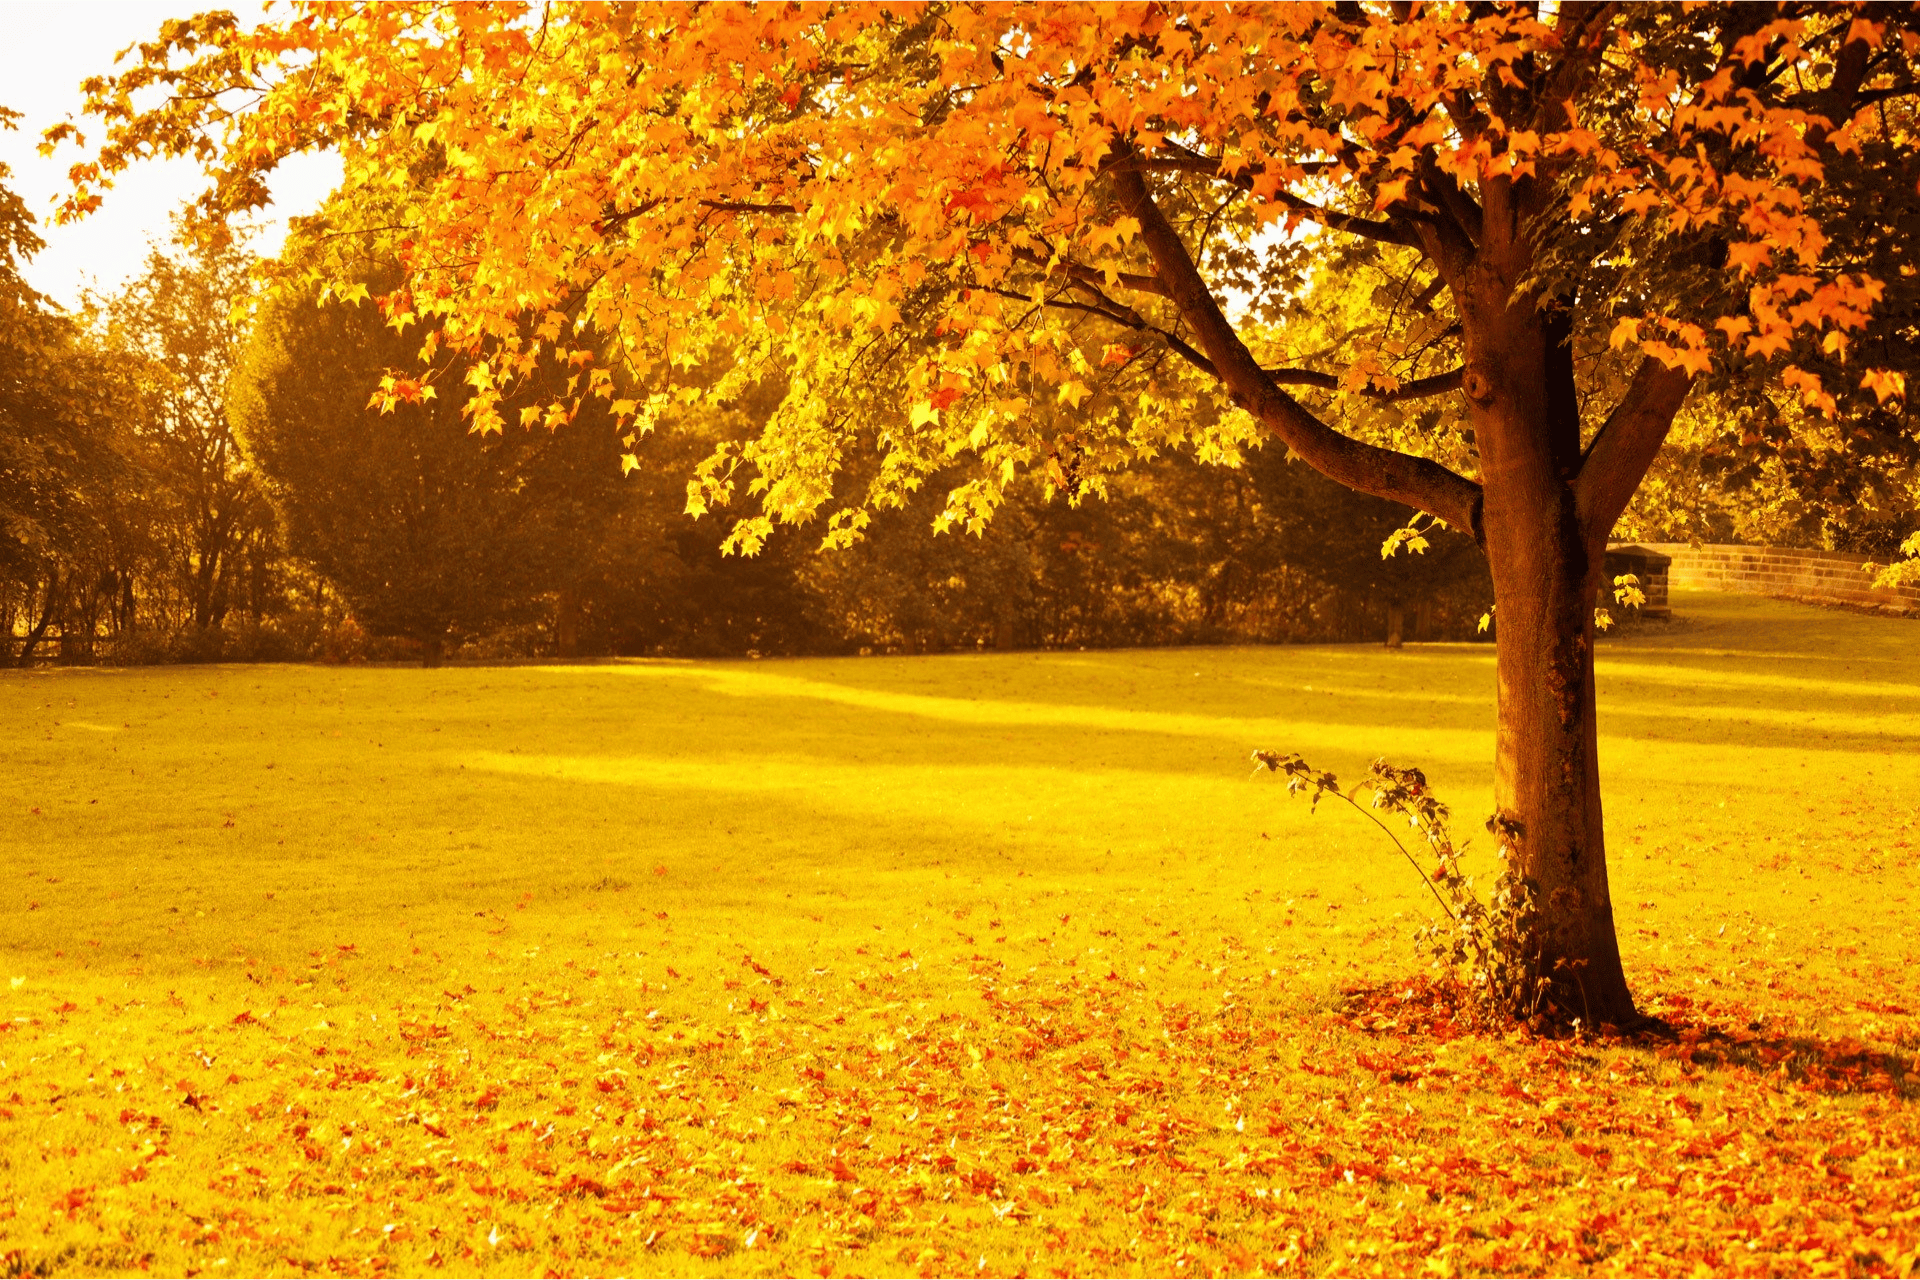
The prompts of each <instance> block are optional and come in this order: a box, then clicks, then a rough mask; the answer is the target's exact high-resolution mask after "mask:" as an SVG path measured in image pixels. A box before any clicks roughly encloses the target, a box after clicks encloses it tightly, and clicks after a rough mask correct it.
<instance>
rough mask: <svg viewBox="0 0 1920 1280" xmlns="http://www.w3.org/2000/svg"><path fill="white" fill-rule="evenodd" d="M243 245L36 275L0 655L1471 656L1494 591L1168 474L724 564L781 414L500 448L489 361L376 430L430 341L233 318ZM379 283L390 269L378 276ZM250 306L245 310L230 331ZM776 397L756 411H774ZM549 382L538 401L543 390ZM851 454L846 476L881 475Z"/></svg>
mask: <svg viewBox="0 0 1920 1280" xmlns="http://www.w3.org/2000/svg"><path fill="white" fill-rule="evenodd" d="M247 266H248V260H247V259H246V258H245V257H244V256H242V255H240V254H238V253H234V252H228V253H224V254H203V255H201V256H199V257H197V258H186V257H174V256H169V255H167V254H164V253H158V252H156V254H155V255H154V256H153V258H152V260H151V261H150V263H149V266H148V271H147V274H146V275H145V277H143V278H142V279H141V280H139V281H137V282H135V283H134V284H133V285H131V286H129V287H128V289H127V290H126V291H125V292H124V293H123V294H121V295H119V296H118V297H115V298H112V299H108V300H105V301H102V302H100V303H98V304H97V306H96V308H95V310H94V311H93V312H92V314H91V315H89V316H87V317H83V318H81V319H74V318H71V317H66V316H60V315H57V314H55V313H53V312H51V311H50V310H49V309H48V308H47V307H46V306H45V304H44V303H43V302H42V301H41V300H40V299H38V298H36V297H35V296H34V295H32V293H31V291H30V290H27V289H26V288H25V287H24V286H23V285H20V284H19V282H18V279H17V277H14V278H12V283H11V285H10V289H11V292H10V293H7V294H6V296H5V298H4V302H5V305H6V307H7V312H6V314H5V316H4V317H0V320H4V323H5V324H7V325H8V326H10V340H9V341H7V342H5V343H0V359H4V360H5V361H6V365H7V367H6V368H5V369H3V370H0V376H4V378H5V379H6V389H5V394H4V395H0V533H3V534H4V537H3V538H0V641H4V644H5V649H4V653H0V659H4V661H6V662H8V663H12V664H29V663H35V662H109V663H153V662H191V661H256V660H258V661H278V660H307V659H319V660H327V661H355V660H397V659H417V660H424V661H428V662H433V661H439V660H442V659H443V658H449V657H451V658H475V659H503V658H515V657H555V656H594V655H646V654H676V655H725V654H746V653H750V652H757V653H762V654H798V653H853V652H868V651H871V652H887V653H896V652H898V653H925V652H936V651H943V650H953V649H974V648H981V647H999V648H1015V647H1017V648H1028V647H1078V646H1086V647H1100V646H1117V645H1162V644H1206V643H1217V642H1287V641H1328V640H1361V639H1372V640H1382V639H1386V638H1387V637H1388V635H1389V634H1390V633H1404V635H1405V636H1406V637H1407V638H1409V639H1417V638H1423V637H1424V638H1443V637H1444V638H1468V637H1471V636H1473V635H1474V634H1475V623H1476V620H1477V619H1478V618H1479V617H1480V616H1481V614H1483V613H1484V612H1485V611H1486V609H1487V606H1488V605H1489V603H1490V602H1491V598H1492V592H1491V587H1490V585H1489V582H1488V578H1487V573H1486V567H1485V562H1484V560H1483V559H1482V557H1481V556H1480V553H1479V552H1478V550H1477V549H1476V548H1475V547H1474V546H1473V544H1472V542H1471V540H1470V539H1468V538H1466V537H1464V536H1461V535H1458V534H1450V533H1446V532H1435V533H1432V534H1430V535H1429V538H1428V541H1429V545H1428V547H1427V549H1426V550H1425V551H1424V553H1419V554H1416V553H1414V552H1411V551H1402V552H1401V553H1400V554H1398V555H1396V556H1394V557H1392V558H1391V559H1387V558H1383V557H1382V555H1381V551H1380V549H1381V545H1382V543H1383V542H1384V541H1385V540H1386V539H1387V537H1388V536H1389V535H1390V534H1391V533H1392V532H1393V531H1394V530H1395V529H1397V528H1399V527H1400V526H1402V525H1403V524H1405V523H1406V521H1407V519H1408V518H1409V516H1410V515H1411V514H1412V513H1411V512H1409V511H1408V510H1406V509H1405V508H1402V507H1398V506H1395V505H1394V504H1391V503H1386V502H1381V501H1378V500H1376V499H1371V498H1366V497H1361V496H1358V495H1355V494H1353V493H1351V492H1349V491H1347V490H1345V489H1343V488H1341V487H1339V486H1337V485H1334V484H1332V483H1330V482H1328V481H1326V480H1323V479H1322V478H1320V477H1319V476H1318V475H1317V474H1316V473H1314V472H1313V471H1311V470H1310V469H1308V468H1307V467H1306V466H1304V465H1301V464H1290V463H1289V462H1288V461H1287V460H1286V459H1285V456H1284V450H1283V449H1282V448H1280V447H1279V446H1274V447H1272V448H1269V449H1266V450H1256V451H1254V452H1252V453H1251V454H1250V455H1249V456H1248V458H1247V459H1246V461H1245V465H1244V466H1241V467H1239V468H1222V467H1218V466H1203V465H1201V464H1199V463H1196V462H1194V461H1192V460H1191V459H1188V458H1185V457H1180V456H1167V457H1163V458H1161V459H1158V460H1157V461H1154V462H1152V463H1149V464H1146V465H1144V466H1142V467H1140V468H1139V469H1138V470H1136V471H1135V472H1133V473H1131V474H1127V475H1123V476H1117V477H1114V478H1112V479H1111V480H1110V481H1109V487H1108V491H1107V492H1106V494H1105V495H1104V496H1084V497H1083V498H1082V500H1080V501H1078V502H1074V501H1070V500H1069V498H1070V496H1071V495H1070V493H1069V492H1068V491H1067V490H1066V489H1062V488H1056V487H1052V485H1051V484H1050V482H1049V481H1047V480H1046V479H1045V478H1043V477H1039V476H1035V477H1029V478H1027V479H1025V480H1023V481H1022V482H1021V483H1022V484H1023V485H1025V487H1021V488H1016V489H1014V490H1013V491H1012V492H1011V493H1010V494H1009V496H1008V498H1007V500H1006V501H1005V503H1004V504H1003V505H1002V507H1001V508H1000V510H999V511H998V513H997V514H996V515H995V517H994V519H993V520H992V521H991V522H990V523H989V524H988V525H987V526H986V528H985V529H984V531H983V532H982V533H980V534H968V533H964V532H958V531H956V532H949V533H944V534H935V533H934V532H933V520H934V517H935V515H936V514H937V513H938V512H939V510H940V508H941V505H942V503H943V502H944V499H945V495H946V492H947V491H948V489H950V488H952V487H953V486H954V485H957V484H959V483H960V482H961V481H963V480H965V479H967V478H968V476H967V475H966V474H965V473H964V472H963V471H960V470H956V471H955V472H954V473H953V474H951V475H945V476H942V475H935V476H933V477H930V478H929V480H928V482H927V483H926V484H925V485H923V486H922V488H921V489H920V491H919V493H918V495H917V497H918V499H919V500H918V501H916V502H913V503H910V504H909V505H907V506H906V507H904V508H898V509H891V510H885V511H881V512H879V513H877V514H876V515H875V516H874V518H873V524H872V526H871V527H870V528H869V529H868V530H867V532H866V536H865V538H864V540H863V541H861V542H860V543H858V544H857V545H855V546H853V547H852V548H850V549H847V550H842V551H821V550H819V549H818V548H819V544H820V537H821V527H820V525H819V524H818V523H815V524H804V525H799V526H794V527H786V528H781V529H779V530H777V531H776V533H775V535H774V536H773V538H772V539H771V540H770V541H769V543H768V544H767V546H766V548H765V549H764V550H763V551H762V552H761V553H760V554H759V555H757V556H753V557H743V556H723V555H722V554H721V553H720V549H719V547H720V543H721V541H722V539H723V537H724V536H725V534H726V532H727V528H728V525H727V520H726V515H725V513H724V512H722V513H720V514H718V515H715V516H709V517H707V518H705V519H702V520H698V521H696V520H694V519H692V518H690V517H688V516H687V515H686V514H685V507H686V495H687V489H686V485H687V479H688V477H689V475H690V474H692V472H693V470H694V467H695V465H696V464H697V463H698V462H699V461H700V459H701V458H703V457H705V456H707V455H708V454H709V453H711V452H712V450H713V449H714V447H715V445H716V444H719V443H721V442H723V441H726V440H730V439H733V440H738V439H745V438H748V437H750V436H751V435H752V434H753V431H754V429H755V428H756V427H757V425H758V424H757V421H756V418H755V415H756V414H757V413H760V412H763V411H764V408H765V405H764V404H756V402H755V401H754V398H753V394H749V395H748V396H747V397H746V398H745V400H743V402H742V403H739V404H736V405H734V406H732V407H730V408H727V409H721V410H711V409H709V410H702V411H700V412H698V413H692V414H689V415H686V416H683V417H681V418H678V419H673V420H669V421H666V422H663V424H662V425H661V427H660V429H659V430H657V431H655V432H653V433H651V434H649V435H647V436H645V437H644V438H642V439H640V440H639V441H637V442H636V443H635V444H634V445H633V446H632V450H633V451H634V452H635V453H636V454H637V457H638V460H639V463H640V466H639V468H638V469H637V470H635V471H634V472H633V473H632V474H630V475H626V476H623V474H622V467H621V455H622V453H623V452H626V451H627V446H625V445H623V444H622V442H621V440H620V432H619V431H618V430H616V428H615V426H614V423H613V422H612V421H611V419H610V418H609V417H608V416H607V411H606V409H605V407H604V405H603V404H602V403H601V402H599V401H596V400H594V399H592V398H587V399H586V400H584V401H583V402H582V408H581V409H580V411H579V413H578V414H577V415H576V417H575V419H574V420H573V421H572V422H570V423H567V424H565V425H561V426H558V427H557V428H554V429H549V428H548V427H547V426H545V425H543V424H536V425H533V426H531V427H530V428H518V427H510V428H509V429H508V430H507V431H506V432H505V433H504V434H501V435H494V436H491V437H485V438H482V437H478V436H475V435H474V434H472V433H471V432H470V431H469V430H468V423H467V422H466V420H465V419H464V418H463V417H462V416H461V414H460V412H459V401H460V399H461V396H460V389H461V387H462V385H463V379H464V377H465V374H466V372H467V370H466V367H465V366H464V365H462V364H461V363H460V362H459V361H457V360H455V361H453V362H451V363H448V364H444V365H443V369H442V374H441V377H440V380H439V382H438V383H437V384H436V394H435V395H434V396H432V397H431V398H427V399H423V400H420V401H418V402H414V403H400V404H398V405H396V406H391V407H390V411H388V412H384V413H383V412H376V411H374V410H373V409H370V408H369V406H368V393H369V391H370V390H371V389H373V388H375V387H378V386H379V385H380V381H381V378H382V376H383V374H385V373H386V372H387V371H388V370H392V369H395V368H403V367H407V366H408V365H409V364H410V363H412V362H413V361H414V360H415V356H416V353H417V351H418V350H419V346H420V337H419V334H418V333H417V332H415V333H412V334H401V333H396V332H395V331H394V330H393V329H392V328H391V327H389V326H388V325H387V324H386V323H385V322H384V318H383V317H382V316H381V314H380V312H379V311H378V309H377V308H376V307H374V306H373V305H371V304H370V303H362V304H360V305H358V306H354V305H350V304H335V305H329V306H326V307H315V306H314V305H312V303H311V301H308V300H301V301H299V302H293V301H288V300H285V299H281V300H277V301H276V300H267V301H264V302H261V303H259V304H258V305H256V306H254V307H253V308H252V310H251V312H250V314H249V313H248V312H247V310H246V309H245V308H243V309H242V310H241V311H238V312H236V311H235V310H234V309H233V307H232V305H231V303H232V300H233V299H234V298H236V297H245V296H246V295H247V292H248V288H249V286H248V284H247V278H246V273H247ZM377 274H378V272H377V268H370V275H371V276H377ZM243 315H244V316H245V319H246V322H245V323H242V320H241V319H239V318H236V317H240V316H243ZM777 390H778V389H777V387H775V388H773V389H772V390H768V388H765V387H763V388H762V389H761V391H762V392H764V393H765V394H774V393H776V392H777ZM555 391H556V388H554V387H551V386H545V385H541V384H539V383H537V382H536V383H532V384H529V385H528V386H526V387H525V388H523V389H522V394H523V398H524V402H525V403H527V404H535V403H541V402H543V401H545V402H550V401H551V400H552V398H553V395H554V393H555ZM864 479H865V478H863V477H862V476H861V475H860V473H859V468H858V466H857V465H855V466H852V467H851V468H850V469H849V470H848V473H847V475H846V476H845V477H844V478H843V482H844V483H845V484H847V485H848V486H850V487H852V486H857V485H859V484H861V483H863V482H864Z"/></svg>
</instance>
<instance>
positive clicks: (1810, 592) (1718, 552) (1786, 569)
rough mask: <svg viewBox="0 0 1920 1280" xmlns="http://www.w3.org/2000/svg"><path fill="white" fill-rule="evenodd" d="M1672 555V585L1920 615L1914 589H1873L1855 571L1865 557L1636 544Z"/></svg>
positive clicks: (1918, 590) (1869, 578)
mask: <svg viewBox="0 0 1920 1280" xmlns="http://www.w3.org/2000/svg"><path fill="white" fill-rule="evenodd" d="M1635 545H1638V546H1642V547H1647V548H1649V549H1651V550H1654V551H1659V552H1661V553H1663V554H1665V555H1669V556H1672V557H1673V565H1672V567H1671V568H1670V569H1669V570H1668V571H1667V572H1668V583H1669V585H1670V586H1675V587H1702V588H1705V589H1707V590H1709V591H1737V592H1741V593H1744V594H1748V595H1762V596H1778V597H1781V598H1783V599H1788V600H1805V601H1809V602H1811V603H1814V604H1850V605H1861V606H1865V607H1868V608H1877V609H1879V610H1880V611H1882V612H1885V613H1901V614H1906V615H1908V616H1910V617H1920V587H1910V586H1909V587H1875V586H1874V585H1873V575H1872V574H1870V573H1867V572H1866V571H1865V570H1863V569H1861V567H1860V566H1861V565H1862V564H1864V563H1866V559H1867V558H1866V557H1865V556H1863V555H1860V554H1858V553H1856V552H1847V551H1796V550H1793V549H1791V548H1787V547H1742V546H1734V545H1731V544H1728V543H1712V542H1710V543H1706V544H1704V545H1702V546H1698V547H1694V546H1689V545H1687V544H1686V543H1684V542H1642V543H1637V544H1635Z"/></svg>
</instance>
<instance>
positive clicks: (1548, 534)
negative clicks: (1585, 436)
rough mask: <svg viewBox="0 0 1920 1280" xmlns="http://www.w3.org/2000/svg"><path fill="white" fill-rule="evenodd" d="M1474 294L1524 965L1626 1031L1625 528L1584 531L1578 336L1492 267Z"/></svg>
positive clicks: (1480, 274)
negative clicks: (1621, 766) (1612, 602)
mask: <svg viewBox="0 0 1920 1280" xmlns="http://www.w3.org/2000/svg"><path fill="white" fill-rule="evenodd" d="M1459 293H1460V294H1464V295H1465V296H1464V297H1462V298H1461V309H1462V313H1463V317H1462V318H1463V322H1464V323H1463V328H1464V330H1465V334H1466V339H1467V342H1466V345H1467V377H1466V382H1465V387H1464V389H1465V391H1466V395H1467V400H1468V404H1469V413H1470V416H1471V418H1472V421H1473V424H1474V429H1475V437H1476V439H1477V440H1478V441H1479V444H1480V453H1481V457H1480V471H1481V486H1482V492H1483V493H1484V495H1485V496H1484V498H1483V507H1482V536H1483V538H1484V542H1485V546H1486V551H1487V560H1488V562H1489V565H1490V567H1491V569H1492V573H1493V592H1494V602H1495V608H1496V612H1497V616H1498V618H1499V621H1500V631H1499V635H1498V640H1497V642H1496V653H1497V657H1496V661H1495V670H1496V678H1497V690H1498V724H1497V730H1496V734H1495V746H1494V805H1495V811H1496V813H1497V815H1498V816H1499V818H1500V819H1502V820H1503V821H1504V824H1505V826H1504V831H1505V833H1506V835H1505V837H1504V839H1505V841H1506V843H1507V844H1508V845H1509V847H1510V848H1511V850H1512V853H1513V855H1514V856H1515V857H1516V861H1517V863H1518V870H1519V872H1520V874H1521V875H1522V877H1523V878H1524V879H1525V880H1526V881H1527V882H1528V883H1529V886H1530V888H1531V889H1532V892H1533V895H1534V904H1533V905H1534V911H1535V916H1534V923H1533V927H1532V930H1531V937H1529V938H1528V939H1527V940H1526V948H1525V949H1526V954H1525V955H1524V957H1522V959H1523V961H1524V963H1525V965H1526V967H1527V969H1528V970H1529V972H1530V974H1531V976H1532V977H1534V978H1535V979H1537V980H1540V981H1542V982H1543V983H1544V986H1543V987H1541V988H1539V989H1538V991H1537V993H1538V994H1540V995H1543V996H1544V998H1545V1000H1546V1001H1548V1002H1550V1003H1551V1004H1552V1005H1553V1006H1554V1007H1555V1008H1556V1009H1557V1011H1558V1012H1559V1014H1560V1015H1561V1016H1563V1017H1574V1018H1579V1019H1581V1021H1582V1022H1583V1023H1585V1024H1586V1025H1588V1026H1594V1025H1596V1024H1600V1023H1611V1024H1613V1025H1615V1026H1624V1025H1628V1024H1630V1023H1632V1022H1634V1021H1636V1020H1637V1019H1638V1016H1639V1015H1638V1011H1637V1010H1636V1009H1635V1008H1634V1003H1633V996H1632V994H1631V992H1630V991H1629V990H1628V987H1627V979H1626V973H1625V971H1624V970H1623V968H1622V967H1621V963H1620V948H1619V944H1618V941H1617V939H1616V937H1615V933H1614V919H1613V899H1612V895H1611V893H1610V891H1609V887H1608V883H1607V853H1606V832H1605V827H1604V823H1603V821H1602V814H1601V806H1600V764H1599V735H1598V726H1597V723H1596V721H1595V705H1594V685H1593V601H1594V593H1595V591H1596V590H1598V587H1599V579H1600V568H1601V559H1602V555H1603V553H1604V549H1605V545H1606V535H1607V532H1608V531H1609V530H1610V528H1611V524H1612V521H1611V520H1609V521H1608V522H1607V528H1603V529H1600V530H1599V531H1598V532H1597V534H1596V533H1595V532H1594V531H1593V530H1592V529H1591V527H1590V523H1589V522H1588V521H1586V520H1583V519H1582V518H1581V514H1582V513H1581V511H1580V503H1579V500H1578V495H1577V492H1576V484H1577V481H1578V479H1579V476H1580V471H1581V463H1582V457H1581V450H1580V419H1579V410H1578V402H1577V397H1576V394H1575V387H1574V376H1573V359H1572V351H1571V348H1570V346H1569V345H1568V338H1569V336H1570V331H1571V324H1570V321H1569V319H1568V317H1567V315H1566V314H1565V313H1564V312H1560V313H1556V312H1554V311H1552V310H1548V309H1543V308H1542V307H1540V306H1539V305H1538V304H1536V303H1535V302H1534V301H1533V300H1532V299H1531V298H1530V297H1526V296H1520V297H1516V296H1515V295H1514V292H1513V291H1512V290H1511V288H1510V287H1509V285H1508V281H1507V280H1506V279H1505V278H1503V273H1499V272H1497V271H1492V270H1487V269H1485V268H1484V267H1483V268H1482V269H1481V270H1477V271H1475V272H1474V273H1473V275H1472V277H1471V279H1470V283H1469V284H1468V285H1467V287H1465V288H1463V289H1461V290H1460V291H1459ZM1533 994H1535V993H1529V996H1528V998H1527V1000H1526V1001H1525V1002H1524V1003H1527V1004H1528V1005H1531V1000H1532V996H1533ZM1530 1011H1531V1009H1530V1008H1529V1009H1523V1010H1521V1012H1530Z"/></svg>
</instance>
